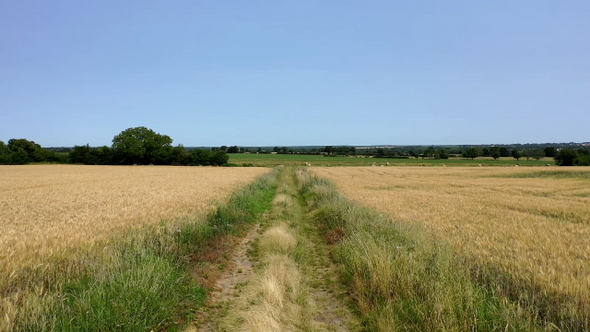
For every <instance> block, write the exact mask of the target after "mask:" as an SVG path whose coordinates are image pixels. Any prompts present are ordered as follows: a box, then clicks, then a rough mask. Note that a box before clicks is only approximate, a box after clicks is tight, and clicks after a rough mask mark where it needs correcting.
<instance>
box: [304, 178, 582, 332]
mask: <svg viewBox="0 0 590 332" xmlns="http://www.w3.org/2000/svg"><path fill="white" fill-rule="evenodd" d="M313 172H314V173H315V174H318V175H320V176H324V177H328V178H330V179H332V180H333V181H334V182H336V184H337V185H338V187H339V188H340V189H341V190H342V191H343V193H344V194H345V195H346V196H347V197H350V198H352V199H354V200H356V201H358V202H360V203H362V204H364V205H367V206H370V207H372V208H375V209H377V210H379V211H383V212H387V213H389V214H390V215H392V216H393V218H394V219H395V220H399V221H402V222H404V223H406V224H408V225H412V224H415V225H424V226H425V228H426V229H427V230H429V232H430V233H431V234H433V235H434V236H435V237H438V238H441V239H443V240H445V241H447V242H449V243H450V244H451V245H452V247H453V248H454V249H455V251H457V252H459V253H460V254H461V255H463V257H464V258H466V259H467V261H469V262H471V263H470V264H471V265H472V273H473V277H474V278H475V279H477V280H479V281H481V282H484V283H485V284H487V285H491V286H492V287H494V288H497V289H498V291H501V292H503V293H504V294H507V295H508V296H510V297H511V298H512V299H514V300H516V301H518V302H520V303H522V304H523V305H525V306H531V308H532V309H538V314H539V315H540V318H541V319H548V320H550V321H554V322H558V323H560V324H562V326H564V327H566V328H571V329H574V330H575V329H584V328H588V327H589V324H590V322H589V319H590V314H588V313H589V312H590V179H589V178H590V177H589V176H588V174H589V172H590V168H572V169H561V168H560V169H559V171H554V170H550V171H549V170H547V171H545V170H541V171H540V170H539V169H508V168H502V169H501V168H314V169H313Z"/></svg>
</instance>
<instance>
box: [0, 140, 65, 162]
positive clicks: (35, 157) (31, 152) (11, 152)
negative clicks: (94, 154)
mask: <svg viewBox="0 0 590 332" xmlns="http://www.w3.org/2000/svg"><path fill="white" fill-rule="evenodd" d="M40 162H49V163H67V162H68V158H67V154H66V155H64V154H60V153H56V152H53V151H48V150H46V149H43V148H42V147H41V146H40V145H39V144H37V143H35V142H33V141H29V140H26V139H24V138H20V139H14V138H13V139H11V140H9V141H8V144H6V143H4V142H2V141H0V164H3V165H24V164H28V163H40Z"/></svg>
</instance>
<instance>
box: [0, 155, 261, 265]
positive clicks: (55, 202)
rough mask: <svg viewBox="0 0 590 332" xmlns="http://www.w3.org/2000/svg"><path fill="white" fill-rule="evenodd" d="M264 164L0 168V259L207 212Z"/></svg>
mask: <svg viewBox="0 0 590 332" xmlns="http://www.w3.org/2000/svg"><path fill="white" fill-rule="evenodd" d="M268 171H269V169H266V168H254V167H252V168H216V167H157V166H145V167H141V166H140V167H137V166H129V167H127V166H74V165H34V166H0V193H1V194H0V207H1V209H0V265H2V266H3V267H5V268H6V267H8V268H10V267H12V268H18V266H19V265H22V264H26V263H34V261H35V257H39V256H42V255H47V254H52V253H56V252H59V251H61V250H67V248H70V247H72V246H79V245H84V246H92V244H93V243H95V241H98V240H100V239H101V238H102V237H104V236H105V235H107V234H109V233H111V232H113V231H116V230H118V229H125V228H130V227H138V226H141V225H145V224H153V223H159V222H160V221H161V220H163V219H165V220H168V221H171V220H178V219H182V218H186V217H190V216H194V215H195V213H200V212H206V211H207V210H208V209H209V208H211V207H212V206H213V205H214V204H215V203H216V202H217V201H218V200H220V199H223V198H224V197H227V195H229V194H230V193H231V192H232V191H233V190H235V189H236V188H237V187H238V186H240V185H243V184H245V183H247V182H250V181H252V180H254V178H256V177H258V176H260V175H262V174H263V173H266V172H268Z"/></svg>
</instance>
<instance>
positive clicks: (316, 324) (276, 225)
mask: <svg viewBox="0 0 590 332" xmlns="http://www.w3.org/2000/svg"><path fill="white" fill-rule="evenodd" d="M277 188H278V190H277V196H276V197H275V199H274V201H273V206H272V208H271V210H270V211H267V212H266V213H265V214H264V215H263V217H262V219H261V221H260V223H257V224H255V225H254V226H253V227H252V228H251V230H250V231H249V232H248V234H247V235H246V236H245V237H244V238H243V239H241V240H238V241H239V242H238V243H237V244H236V245H235V247H234V248H233V249H232V252H231V253H228V254H226V255H225V256H226V257H225V259H224V260H222V261H218V262H217V263H218V266H217V269H219V270H223V272H222V273H221V275H219V277H218V278H217V279H216V282H215V284H214V286H212V287H210V288H212V289H213V290H212V292H211V293H210V297H209V300H208V304H207V306H206V308H204V309H202V310H201V313H200V314H198V315H197V318H196V319H195V321H194V322H193V323H192V324H191V325H190V326H189V327H188V328H187V329H186V330H185V331H186V332H203V331H207V332H215V331H360V330H361V329H360V324H359V323H358V319H357V318H356V317H355V315H354V314H353V313H352V310H351V309H350V307H351V304H352V303H353V301H352V300H351V299H350V297H349V296H348V294H347V292H346V288H345V286H344V285H343V284H342V283H341V281H340V276H339V272H338V270H337V267H336V266H335V265H334V264H333V263H332V260H331V258H330V250H329V247H328V245H326V244H325V241H324V239H323V238H322V237H321V236H320V235H319V231H318V229H317V228H316V226H315V225H313V224H312V222H311V218H310V216H308V215H307V211H306V208H305V206H304V203H303V199H302V198H301V196H300V194H299V193H298V191H297V188H296V183H295V177H294V173H293V170H292V169H286V170H284V171H283V172H282V174H281V176H280V177H279V180H278V183H277ZM276 234H281V236H282V237H283V238H281V239H282V240H281V241H282V242H281V244H278V246H279V247H280V248H282V249H280V248H279V249H277V247H276V246H272V245H270V246H269V245H268V243H275V244H276V243H278V242H273V241H274V240H276V239H274V238H273V236H275V235H276ZM285 236H286V237H288V238H292V239H294V243H295V244H294V245H286V244H285V241H286V240H285V238H284V237H285ZM286 242H287V243H289V242H288V241H286ZM281 246H282V247H281ZM269 248H270V249H269ZM279 261H280V263H277V262H279ZM290 262H291V263H293V264H291V263H290ZM277 264H278V265H277ZM285 266H286V269H292V270H289V271H290V273H287V274H289V276H290V277H293V276H300V277H299V278H294V279H293V280H296V283H297V284H293V283H294V282H295V281H283V282H279V283H278V285H280V286H282V287H283V288H284V290H283V293H284V294H283V295H282V296H283V297H284V299H282V300H281V302H280V303H276V302H273V301H275V300H274V299H273V298H268V294H267V290H265V288H264V285H265V282H266V281H267V280H269V275H272V273H273V271H275V270H276V269H277V268H278V269H283V268H284V267H285ZM210 270H211V269H210ZM273 277H274V276H273ZM271 279H272V278H271ZM289 282H292V283H291V284H288V283H289ZM287 284H288V285H287ZM269 307H273V308H271V309H269ZM263 327H264V328H263Z"/></svg>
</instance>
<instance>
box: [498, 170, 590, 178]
mask: <svg viewBox="0 0 590 332" xmlns="http://www.w3.org/2000/svg"><path fill="white" fill-rule="evenodd" d="M495 177H503V178H553V179H590V172H587V171H582V172H580V171H539V172H526V173H514V174H501V175H497V176H495Z"/></svg>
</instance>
